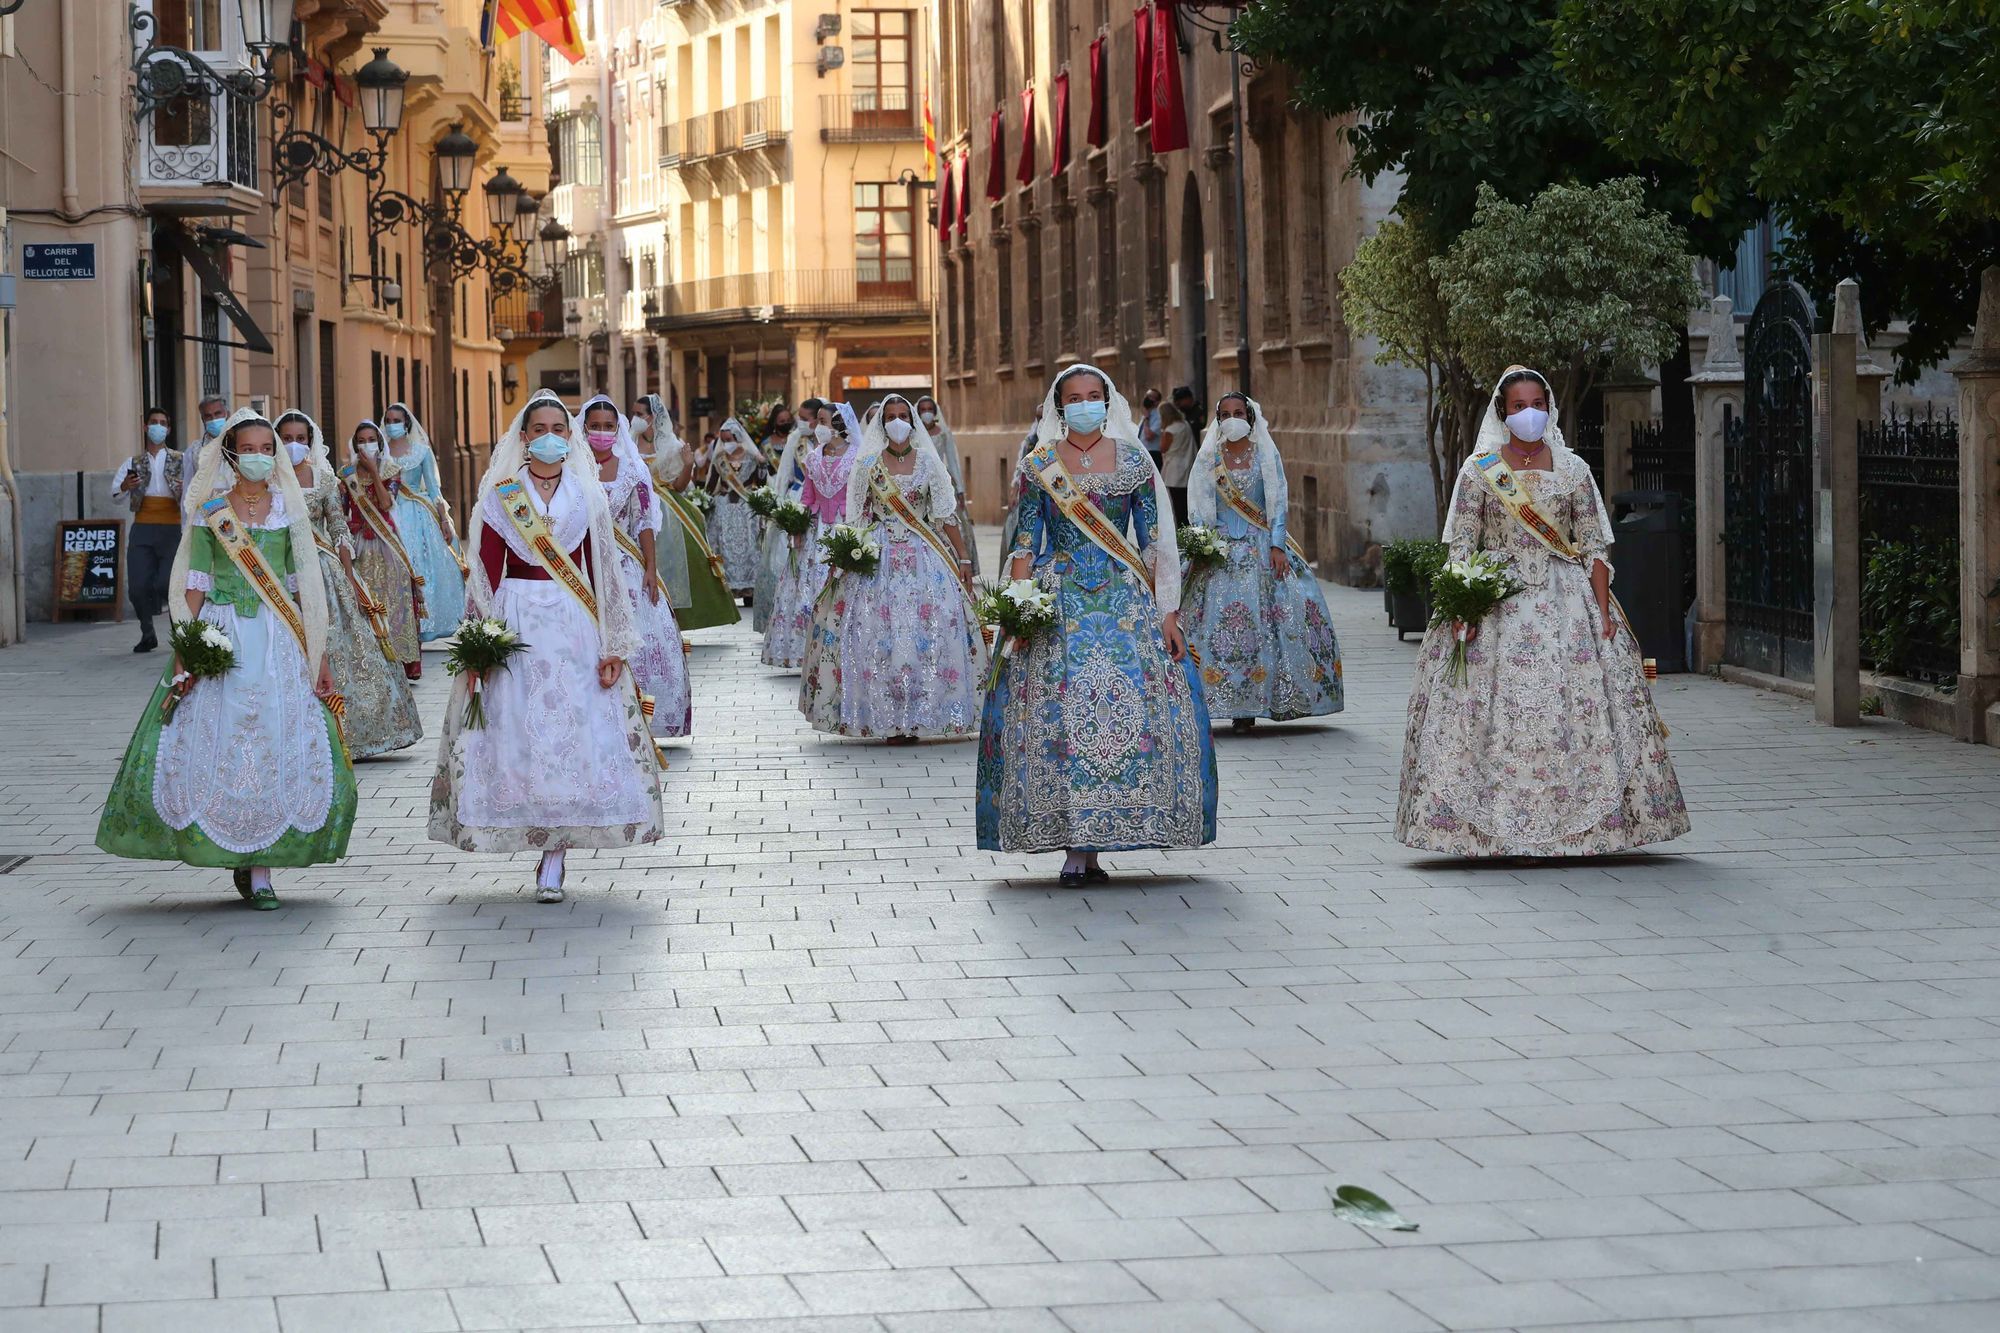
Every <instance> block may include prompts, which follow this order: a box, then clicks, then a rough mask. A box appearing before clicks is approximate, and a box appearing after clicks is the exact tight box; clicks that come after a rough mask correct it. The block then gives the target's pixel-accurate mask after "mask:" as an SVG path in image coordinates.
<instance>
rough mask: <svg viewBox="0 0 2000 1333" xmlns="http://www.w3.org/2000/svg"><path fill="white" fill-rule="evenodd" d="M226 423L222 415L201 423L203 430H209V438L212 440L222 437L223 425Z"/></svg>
mask: <svg viewBox="0 0 2000 1333" xmlns="http://www.w3.org/2000/svg"><path fill="white" fill-rule="evenodd" d="M224 424H225V423H224V420H223V418H221V417H216V418H215V419H214V420H212V421H204V422H202V423H201V428H202V429H203V430H205V431H207V432H208V438H209V439H211V440H214V439H219V438H221V436H222V427H223V425H224Z"/></svg>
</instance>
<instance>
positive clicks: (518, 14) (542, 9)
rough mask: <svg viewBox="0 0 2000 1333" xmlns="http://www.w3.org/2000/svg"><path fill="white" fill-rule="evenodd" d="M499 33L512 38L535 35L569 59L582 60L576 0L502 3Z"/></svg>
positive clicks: (509, 0) (501, 1)
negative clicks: (530, 33)
mask: <svg viewBox="0 0 2000 1333" xmlns="http://www.w3.org/2000/svg"><path fill="white" fill-rule="evenodd" d="M500 31H501V32H503V33H505V34H507V36H509V37H519V36H520V35H521V34H522V33H524V32H532V33H533V34H535V36H537V37H539V38H541V39H542V40H543V41H545V42H547V43H548V44H549V45H550V46H551V47H553V48H554V49H555V50H557V51H559V52H561V53H562V54H563V55H564V56H565V57H566V58H568V59H569V60H572V61H581V60H582V59H583V54H584V52H583V37H582V36H581V34H580V33H579V32H578V31H577V26H576V0H500Z"/></svg>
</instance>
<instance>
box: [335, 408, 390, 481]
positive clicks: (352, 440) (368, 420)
mask: <svg viewBox="0 0 2000 1333" xmlns="http://www.w3.org/2000/svg"><path fill="white" fill-rule="evenodd" d="M363 426H368V427H371V428H372V429H373V430H374V432H375V439H376V449H375V459H374V461H375V470H376V472H378V473H382V453H383V450H384V448H385V447H386V446H387V444H388V436H386V435H384V434H383V433H382V423H381V422H379V421H377V420H375V418H373V417H363V418H361V420H359V421H357V422H355V423H354V429H353V430H351V431H349V432H348V433H347V463H352V462H353V461H354V460H355V459H357V458H359V457H360V456H361V445H360V444H359V443H358V440H359V437H360V435H361V428H362V427H363ZM346 465H347V464H346V463H343V464H342V466H343V467H345V466H346ZM382 475H383V476H385V477H386V476H390V475H393V474H390V473H382Z"/></svg>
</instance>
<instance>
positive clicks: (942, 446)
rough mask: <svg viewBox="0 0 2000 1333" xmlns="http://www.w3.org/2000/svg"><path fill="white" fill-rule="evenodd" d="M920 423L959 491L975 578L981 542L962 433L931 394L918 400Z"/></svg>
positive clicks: (960, 512) (961, 526) (960, 525)
mask: <svg viewBox="0 0 2000 1333" xmlns="http://www.w3.org/2000/svg"><path fill="white" fill-rule="evenodd" d="M917 422H918V424H920V425H921V426H922V427H923V428H924V430H925V432H926V433H928V434H929V435H930V437H931V444H932V446H933V447H934V448H935V449H936V450H937V456H938V457H939V458H941V459H943V460H944V470H945V471H946V472H948V473H950V474H951V485H952V489H953V490H955V491H957V492H958V530H959V532H960V533H961V534H962V535H963V536H964V538H965V558H966V559H967V560H968V561H970V562H971V564H972V577H974V578H978V577H979V543H978V542H976V541H974V540H973V532H972V511H971V509H970V508H968V507H967V503H966V498H965V460H964V458H962V457H961V456H960V455H959V452H958V434H957V432H955V431H953V430H952V428H951V423H950V422H948V421H946V420H945V419H944V408H942V407H940V406H939V405H938V400H937V399H935V398H933V397H931V396H930V395H929V394H925V395H923V396H922V397H921V398H919V399H917Z"/></svg>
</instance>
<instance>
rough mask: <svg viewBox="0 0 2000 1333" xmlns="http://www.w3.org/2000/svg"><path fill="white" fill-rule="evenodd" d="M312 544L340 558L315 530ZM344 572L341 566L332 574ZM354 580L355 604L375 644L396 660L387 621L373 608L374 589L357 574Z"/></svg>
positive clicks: (323, 551)
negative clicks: (338, 571)
mask: <svg viewBox="0 0 2000 1333" xmlns="http://www.w3.org/2000/svg"><path fill="white" fill-rule="evenodd" d="M313 545H314V546H316V547H318V548H319V549H320V551H321V552H322V553H324V554H326V555H330V556H332V557H333V558H334V559H335V560H338V559H340V552H339V551H337V550H335V549H334V547H333V544H332V543H331V542H329V541H327V539H326V538H324V537H322V536H320V535H319V534H318V533H317V532H315V533H314V534H313ZM345 574H346V571H345V569H344V568H343V570H342V572H341V573H340V574H336V575H334V577H335V578H342V577H345ZM354 582H355V584H356V589H355V592H356V598H357V600H356V603H355V605H356V607H357V609H358V610H359V611H360V612H361V614H362V615H364V616H366V617H367V618H368V628H369V629H371V630H373V631H375V643H376V646H377V647H379V648H381V650H382V656H383V657H385V658H387V659H388V660H389V661H390V662H394V661H396V646H395V644H394V643H393V642H392V641H391V640H390V638H389V622H388V621H387V620H386V619H384V618H383V616H382V613H381V612H380V611H377V610H375V609H374V608H375V592H374V589H372V588H370V587H369V586H368V585H367V584H366V583H365V582H363V581H362V578H361V576H360V575H359V574H356V575H355V576H354Z"/></svg>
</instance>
